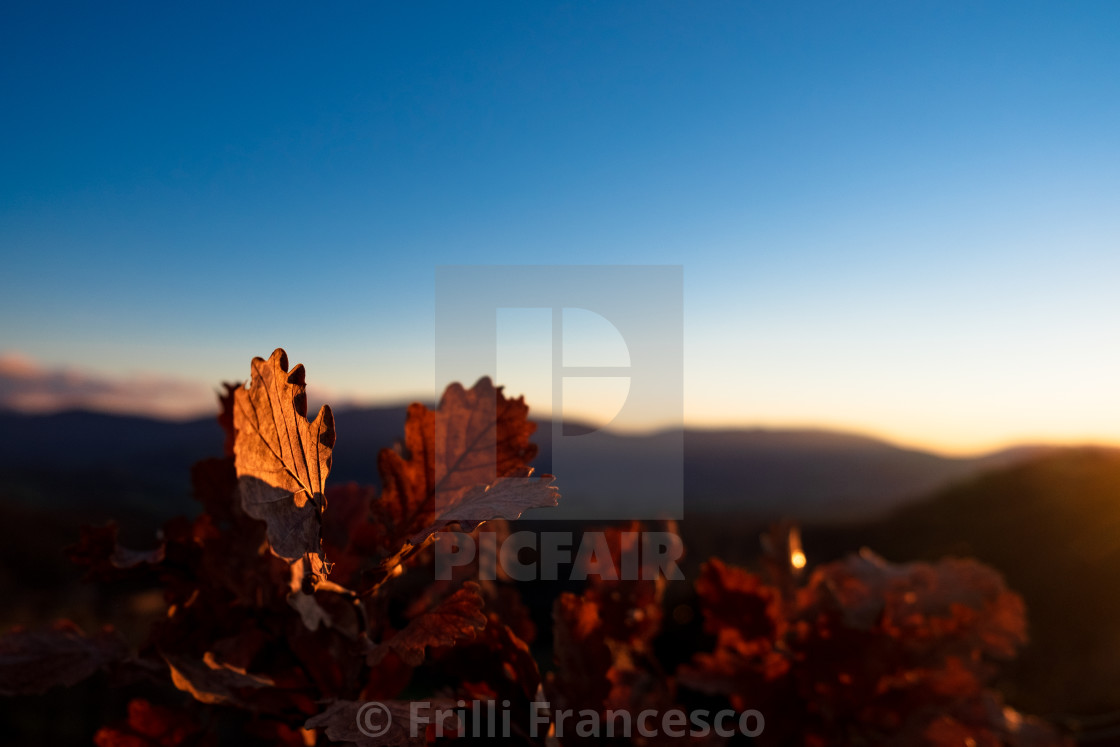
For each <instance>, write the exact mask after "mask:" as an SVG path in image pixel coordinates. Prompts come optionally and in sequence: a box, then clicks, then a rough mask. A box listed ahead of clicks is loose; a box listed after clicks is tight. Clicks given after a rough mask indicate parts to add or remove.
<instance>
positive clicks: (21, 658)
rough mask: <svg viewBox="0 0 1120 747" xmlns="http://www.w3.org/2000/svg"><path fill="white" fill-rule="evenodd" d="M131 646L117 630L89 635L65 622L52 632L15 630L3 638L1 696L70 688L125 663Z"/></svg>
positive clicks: (0, 661)
mask: <svg viewBox="0 0 1120 747" xmlns="http://www.w3.org/2000/svg"><path fill="white" fill-rule="evenodd" d="M128 655H129V649H128V644H127V643H125V641H124V639H123V638H122V637H121V636H120V634H119V633H117V632H116V631H113V630H110V629H106V630H105V631H102V632H101V633H98V634H97V635H95V636H87V635H85V634H84V633H83V632H82V630H81V628H79V627H78V626H77V625H75V624H74V623H72V622H69V621H66V620H62V621H59V622H57V623H55V625H54V627H53V628H51V629H49V630H37V631H31V630H15V631H12V632H10V633H8V634H6V635H4V636H3V637H0V695H3V696H12V695H41V694H43V693H45V692H46V691H47V690H49V689H51V688H52V687H55V686H57V685H62V686H64V687H70V686H71V685H75V684H77V683H79V682H81V681H82V680H84V679H86V678H87V677H89V676H91V675H93V674H94V673H95V672H96V671H97V670H98V669H101V668H102V667H107V666H110V665H112V664H116V663H118V662H121V661H123V660H124V659H125V658H126V657H127V656H128Z"/></svg>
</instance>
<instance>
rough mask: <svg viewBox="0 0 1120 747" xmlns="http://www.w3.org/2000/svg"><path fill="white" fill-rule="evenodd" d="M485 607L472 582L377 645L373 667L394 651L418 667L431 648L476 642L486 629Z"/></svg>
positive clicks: (402, 658)
mask: <svg viewBox="0 0 1120 747" xmlns="http://www.w3.org/2000/svg"><path fill="white" fill-rule="evenodd" d="M483 604H484V601H483V599H482V596H481V595H480V594H479V586H478V584H476V583H474V582H473V581H468V582H467V583H465V584H463V588H461V589H459V590H458V591H456V592H455V593H454V594H452V595H451V596H449V597H447V598H446V599H444V600H443V601H441V602H440V603H439V604H437V605H436V606H435V607H434V608H433V609H431V610H429V611H427V612H425V613H423V614H421V615H419V616H417V617H415V618H413V619H412V620H410V621H409V623H408V625H406V626H404V629H403V630H401V631H400V632H399V633H397V634H396V635H394V636H393V637H392V638H390V639H389V640H387V641H385V642H384V643H381V644H380V645H378V646H375V647H374V648H373V650H372V651H370V653H369V656H368V659H369V663H370V665H371V666H376V665H377V664H378V663H380V662H381V660H382V659H384V658H385V655H386V654H388V653H389V652H390V651H392V652H394V653H396V654H397V655H398V656H399V657H400V658H401V660H402V661H404V662H405V663H406V664H409V665H411V666H414V667H415V666H419V665H420V664H421V663H422V662H423V661H424V653H425V651H426V650H427V649H428V648H438V647H441V646H451V645H454V644H456V643H459V642H460V641H470V640H474V638H475V636H476V635H477V634H478V631H480V630H482V629H483V628H485V627H486V615H484V614H483V613H482V607H483Z"/></svg>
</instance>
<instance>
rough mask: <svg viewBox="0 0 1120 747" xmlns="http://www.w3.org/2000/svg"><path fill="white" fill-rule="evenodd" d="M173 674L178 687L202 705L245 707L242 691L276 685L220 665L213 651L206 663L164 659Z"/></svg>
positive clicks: (194, 660)
mask: <svg viewBox="0 0 1120 747" xmlns="http://www.w3.org/2000/svg"><path fill="white" fill-rule="evenodd" d="M163 659H164V661H166V662H167V666H168V668H169V669H170V670H171V681H172V683H174V685H175V687H177V688H179V689H180V690H182V691H183V692H188V693H190V694H191V695H193V696H194V698H195V700H198V701H200V702H202V703H233V704H241V703H242V702H243V701H242V699H241V696H240V692H241V691H242V690H249V689H252V690H255V689H259V688H262V687H272V686H273V684H274V683H273V681H272V680H271V679H270V678H268V677H265V676H263V675H256V674H249V673H248V672H246V671H245V670H244V669H242V668H241V667H236V666H234V665H233V664H228V663H225V662H220V661H218V660H217V658H216V657H215V656H214V654H213V653H212V652H210V651H207V652H206V654H205V655H204V656H203V657H202V661H198V660H197V659H193V658H190V657H187V656H169V655H167V654H164V655H163Z"/></svg>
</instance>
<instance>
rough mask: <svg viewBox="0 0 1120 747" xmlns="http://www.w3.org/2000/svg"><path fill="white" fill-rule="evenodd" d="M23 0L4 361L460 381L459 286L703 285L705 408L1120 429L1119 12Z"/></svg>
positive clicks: (836, 419)
mask: <svg viewBox="0 0 1120 747" xmlns="http://www.w3.org/2000/svg"><path fill="white" fill-rule="evenodd" d="M22 5H23V7H17V5H16V4H8V5H6V6H5V7H4V8H3V10H0V60H2V65H0V102H2V107H3V111H4V112H5V113H4V115H3V116H0V149H2V150H0V153H2V162H3V164H4V166H3V169H0V252H2V256H3V263H4V267H5V271H4V273H3V274H2V275H0V317H2V319H3V320H4V321H3V325H2V328H0V351H3V352H7V353H18V354H20V355H22V356H27V357H30V358H31V359H33V360H35V361H37V363H38V364H39V365H41V366H43V367H44V368H47V369H52V370H53V369H58V368H63V367H65V368H67V369H74V370H81V371H88V372H90V373H91V375H97V376H103V377H109V378H112V377H125V376H135V375H138V374H144V375H152V376H175V377H181V378H184V379H190V380H197V381H200V382H207V383H210V382H217V381H219V380H223V379H230V378H235V377H239V376H244V375H245V372H246V371H247V370H248V365H247V364H248V359H249V358H250V357H251V356H253V355H266V356H267V354H268V353H269V352H270V351H271V350H272V348H274V347H276V346H278V345H281V346H283V347H285V348H286V349H287V350H288V351H289V353H290V355H291V356H292V358H293V359H294V360H298V361H302V362H304V363H305V364H306V365H307V366H308V370H309V378H310V380H311V381H312V384H313V386H314V385H315V384H316V383H318V384H319V385H320V386H321V387H322V388H323V391H324V392H328V393H330V394H331V395H335V396H338V397H343V398H348V397H356V398H359V399H399V398H403V397H414V396H430V394H431V392H432V390H433V388H434V387H435V386H436V385H437V382H435V381H434V376H433V372H432V368H433V304H434V298H433V293H434V290H433V287H434V273H435V268H436V267H437V266H439V265H444V264H568V263H576V264H580V263H589V264H601V263H603V264H631V263H634V264H680V265H683V267H684V276H685V350H686V357H685V376H686V391H685V407H686V417H687V419H688V420H689V422H691V423H695V424H703V425H716V424H724V425H726V424H735V423H740V424H767V425H806V424H819V425H825V426H831V427H843V428H856V429H861V430H866V431H870V432H873V433H877V434H881V435H883V436H887V437H891V438H895V439H899V440H901V441H903V442H906V443H913V444H919V445H925V446H933V447H936V448H942V449H948V450H962V451H967V450H971V449H977V448H987V447H990V446H996V445H1000V444H1005V443H1010V442H1013V441H1020V440H1049V441H1076V440H1106V441H1120V395H1118V394H1116V393H1115V392H1114V390H1116V389H1117V388H1118V384H1120V355H1118V354H1117V353H1116V352H1115V351H1116V348H1117V342H1118V341H1117V329H1118V324H1117V323H1118V321H1120V293H1117V292H1116V282H1117V279H1118V278H1120V138H1118V137H1117V134H1116V133H1118V132H1120V45H1118V44H1117V43H1116V41H1115V40H1116V34H1117V31H1118V29H1120V6H1117V5H1116V4H1113V3H1088V2H1086V3H1077V4H1059V3H1047V4H1042V3H1004V4H996V3H955V4H950V3H928V4H924V3H907V4H905V7H903V4H897V3H858V4H857V3H807V4H790V3H769V2H768V3H761V2H758V3H748V2H736V3H721V2H713V3H683V2H678V3H636V2H635V3H584V4H553V3H549V4H546V3H486V4H482V3H474V4H470V3H397V4H389V3H331V4H319V5H316V6H312V5H308V4H305V3H304V4H295V3H292V4H275V3H274V4H263V3H261V4H253V5H243V6H240V7H239V8H236V9H235V8H230V7H227V6H228V4H221V5H218V4H214V5H203V4H194V5H192V6H190V7H189V8H188V7H182V8H169V7H162V6H158V5H153V4H140V3H135V4H124V3H120V4H112V5H105V4H93V3H90V4H84V5H69V4H66V5H63V4H50V3H41V4H31V3H27V4H22ZM480 373H481V372H480ZM507 383H508V384H509V386H510V388H511V389H514V390H518V389H519V387H518V384H517V382H507ZM439 384H442V382H439ZM525 388H530V387H521V389H525Z"/></svg>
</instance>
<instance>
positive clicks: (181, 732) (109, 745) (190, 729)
mask: <svg viewBox="0 0 1120 747" xmlns="http://www.w3.org/2000/svg"><path fill="white" fill-rule="evenodd" d="M200 730H201V727H200V725H199V724H198V723H197V722H196V720H195V719H194V718H192V716H191V714H190V713H188V712H186V711H182V710H173V709H171V708H166V707H164V706H158V705H152V704H151V703H149V702H148V701H146V700H144V699H143V698H133V699H132V700H131V701H129V703H128V719H127V720H126V721H124V722H122V723H119V724H115V725H114V726H106V727H102V728H101V729H98V730H97V733H96V734H94V735H93V743H94V745H96V747H126V746H127V747H179V745H183V744H195V743H197V740H196V739H195V737H196V735H197V734H198V732H199V731H200Z"/></svg>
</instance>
